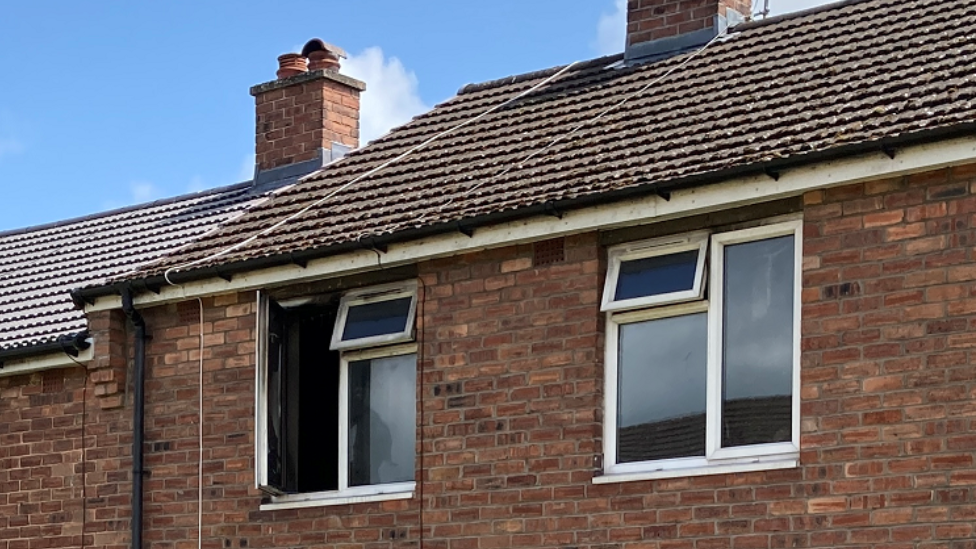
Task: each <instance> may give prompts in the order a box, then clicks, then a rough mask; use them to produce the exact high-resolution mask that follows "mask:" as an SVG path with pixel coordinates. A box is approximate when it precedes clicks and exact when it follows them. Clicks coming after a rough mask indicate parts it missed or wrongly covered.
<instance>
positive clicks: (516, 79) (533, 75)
mask: <svg viewBox="0 0 976 549" xmlns="http://www.w3.org/2000/svg"><path fill="white" fill-rule="evenodd" d="M623 58H624V54H623V53H615V54H612V55H605V56H603V57H596V58H593V59H589V60H586V61H581V62H579V63H577V64H576V67H577V69H586V68H589V67H592V66H594V65H600V64H607V65H609V64H612V63H616V62H617V61H620V60H622V59H623ZM568 66H569V64H568V63H567V64H565V65H559V66H557V67H550V68H548V69H542V70H538V71H532V72H527V73H523V74H515V75H512V76H506V77H505V78H497V79H495V80H488V81H485V82H481V83H476V84H467V85H465V86H462V87H461V88H460V89H459V90H458V91H457V94H458V95H465V94H468V93H474V92H479V91H484V90H490V89H492V88H497V87H499V86H510V85H512V84H518V83H520V82H527V81H530V80H538V79H540V78H546V77H548V76H552V75H554V74H556V73H558V72H559V71H561V70H563V69H565V68H566V67H568Z"/></svg>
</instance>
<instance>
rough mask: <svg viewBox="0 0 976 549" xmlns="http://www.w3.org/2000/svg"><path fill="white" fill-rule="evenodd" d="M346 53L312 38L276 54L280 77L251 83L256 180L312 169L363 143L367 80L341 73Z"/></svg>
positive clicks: (288, 175) (291, 174) (259, 181)
mask: <svg viewBox="0 0 976 549" xmlns="http://www.w3.org/2000/svg"><path fill="white" fill-rule="evenodd" d="M345 57H346V54H345V52H344V51H342V49H340V48H338V47H336V46H332V45H330V44H326V43H325V42H322V41H321V40H318V39H314V40H311V41H309V42H308V44H306V45H305V47H304V48H302V52H301V53H300V54H298V53H286V54H284V55H282V56H280V57H278V65H279V66H278V72H277V77H278V78H277V79H276V80H272V81H271V82H266V83H264V84H259V85H257V86H254V87H252V88H251V95H253V96H254V100H255V104H256V111H257V112H256V115H257V116H256V132H255V134H256V135H255V170H254V171H255V176H254V180H255V183H256V184H257V183H261V182H265V181H268V180H272V179H280V178H282V177H291V176H295V175H302V173H301V172H304V173H309V172H312V171H314V170H316V169H318V168H320V167H322V166H324V165H325V164H328V163H329V162H331V161H332V160H335V159H337V158H339V157H341V156H342V155H343V154H345V152H347V151H349V150H351V149H355V148H357V147H358V146H359V95H360V93H361V92H363V91H365V90H366V84H364V83H363V82H361V81H359V80H356V79H355V78H351V77H349V76H346V75H343V74H340V73H339V68H340V60H341V59H343V58H345ZM269 172H273V173H269Z"/></svg>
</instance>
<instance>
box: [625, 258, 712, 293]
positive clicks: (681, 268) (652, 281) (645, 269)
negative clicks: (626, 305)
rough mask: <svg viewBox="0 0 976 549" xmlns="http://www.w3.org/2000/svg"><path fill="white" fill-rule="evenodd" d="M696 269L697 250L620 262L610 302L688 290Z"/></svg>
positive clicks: (693, 282)
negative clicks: (614, 289) (614, 290)
mask: <svg viewBox="0 0 976 549" xmlns="http://www.w3.org/2000/svg"><path fill="white" fill-rule="evenodd" d="M697 266H698V250H691V251H688V252H681V253H677V254H670V255H659V256H656V257H646V258H644V259H634V260H632V261H621V262H620V273H619V276H618V277H617V289H616V292H615V293H614V300H616V301H620V300H623V299H633V298H635V297H646V296H652V295H661V294H670V293H672V292H681V291H686V290H691V289H692V288H694V287H695V269H696V267H697Z"/></svg>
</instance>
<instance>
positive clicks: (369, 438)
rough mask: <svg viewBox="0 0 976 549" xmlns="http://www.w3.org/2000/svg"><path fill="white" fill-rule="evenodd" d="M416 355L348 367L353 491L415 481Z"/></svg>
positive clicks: (363, 362) (350, 459) (364, 362)
mask: <svg viewBox="0 0 976 549" xmlns="http://www.w3.org/2000/svg"><path fill="white" fill-rule="evenodd" d="M416 385H417V355H415V354H411V355H402V356H393V357H389V358H378V359H374V360H360V361H357V362H351V363H350V364H349V486H363V485H367V484H385V483H389V482H406V481H412V480H414V455H415V453H416V448H415V443H414V440H415V439H416V432H417V404H416V400H417V398H416V389H415V387H416Z"/></svg>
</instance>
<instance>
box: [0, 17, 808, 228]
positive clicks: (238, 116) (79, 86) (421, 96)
mask: <svg viewBox="0 0 976 549" xmlns="http://www.w3.org/2000/svg"><path fill="white" fill-rule="evenodd" d="M759 1H760V3H761V0H759ZM624 3H625V2H624V0H493V1H491V2H467V1H458V0H424V1H422V2H404V1H402V0H355V1H351V0H346V1H345V2H336V1H326V0H319V1H307V0H278V1H276V2H268V1H263V2H258V1H252V0H237V1H233V2H232V1H227V0H208V1H202V0H167V1H166V2H126V1H122V0H116V1H105V0H86V1H84V2H78V1H73V0H71V1H69V0H59V1H55V0H31V1H29V2H28V1H10V2H5V3H4V7H3V10H2V16H0V51H2V52H3V55H2V56H0V74H2V75H3V78H2V81H3V85H2V86H0V189H2V190H3V195H2V199H0V231H2V230H7V229H14V228H19V227H25V226H29V225H37V224H42V223H48V222H52V221H57V220H61V219H66V218H70V217H77V216H81V215H87V214H90V213H94V212H98V211H101V210H105V209H110V208H116V207H121V206H126V205H130V204H135V203H139V202H144V201H148V200H153V199H157V198H162V197H167V196H173V195H177V194H183V193H186V192H192V191H198V190H203V189H206V188H210V187H216V186H221V185H228V184H231V183H236V182H239V181H242V180H245V179H248V177H249V173H250V166H251V164H252V151H253V147H254V126H253V124H254V122H253V117H254V113H253V108H254V107H253V99H252V98H251V96H250V95H249V94H248V88H249V87H250V86H252V85H254V84H258V83H261V82H265V81H268V80H273V79H274V72H275V69H276V57H277V56H278V55H279V54H282V53H286V52H289V51H294V50H296V49H298V48H300V47H301V46H302V44H304V43H305V42H306V41H307V40H308V39H310V38H313V37H320V38H322V39H323V40H325V41H326V42H330V43H333V44H336V45H338V46H341V47H343V48H345V49H346V51H348V52H349V53H350V56H351V57H350V59H349V60H347V62H346V63H344V65H343V72H346V73H348V74H352V75H354V76H357V77H359V78H362V79H364V80H366V81H367V85H368V86H370V91H368V92H367V94H366V96H365V97H364V100H363V121H362V123H363V132H364V133H365V134H366V136H367V137H376V136H378V135H381V134H382V133H383V132H384V131H385V130H386V129H388V128H389V127H391V126H393V125H396V124H399V123H402V122H404V121H406V120H408V119H409V118H410V117H411V116H413V115H415V114H418V113H419V112H422V111H424V110H426V109H427V108H429V107H430V106H432V105H434V104H436V103H438V102H440V101H443V100H445V99H447V98H449V97H451V96H452V95H454V93H455V92H456V91H457V89H458V88H460V87H461V86H463V85H464V84H467V83H471V82H480V81H484V80H490V79H493V78H499V77H503V76H508V75H511V74H517V73H522V72H528V71H533V70H538V69H542V68H546V67H550V66H555V65H560V64H564V63H568V62H571V61H574V60H578V59H587V58H591V57H595V56H598V55H600V54H603V53H612V52H616V51H619V50H621V49H622V40H623V12H622V11H621V9H622V6H623V5H624ZM822 3H825V2H824V1H823V0H771V8H772V10H773V14H774V15H775V14H776V13H782V12H787V11H793V10H795V9H802V8H806V7H810V6H812V5H817V4H822Z"/></svg>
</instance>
